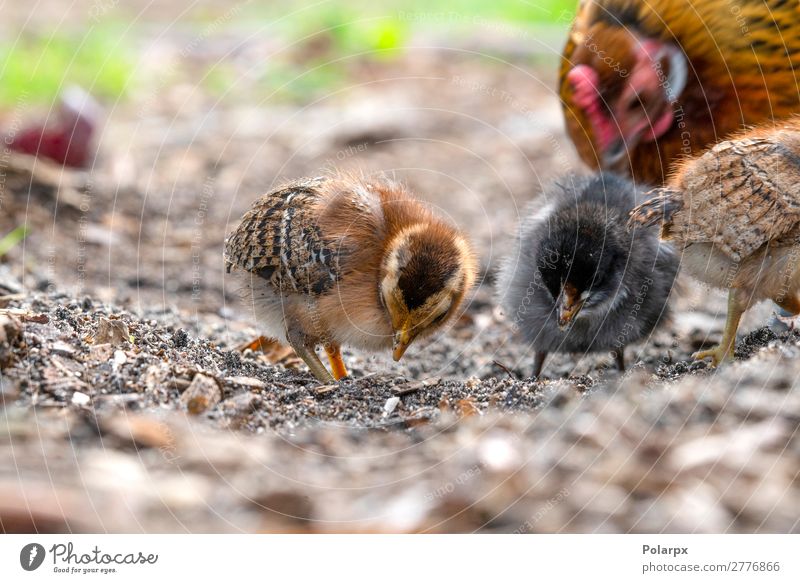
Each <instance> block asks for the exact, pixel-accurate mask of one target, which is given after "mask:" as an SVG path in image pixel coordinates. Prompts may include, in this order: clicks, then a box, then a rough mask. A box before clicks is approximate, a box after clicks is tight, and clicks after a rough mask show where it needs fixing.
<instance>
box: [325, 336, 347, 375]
mask: <svg viewBox="0 0 800 583" xmlns="http://www.w3.org/2000/svg"><path fill="white" fill-rule="evenodd" d="M325 353H326V354H327V355H328V360H329V361H330V363H331V372H332V373H333V378H334V379H336V380H337V381H340V380H342V379H343V378H344V377H346V376H347V368H345V366H344V361H343V360H342V350H341V347H340V346H339V345H338V344H326V345H325Z"/></svg>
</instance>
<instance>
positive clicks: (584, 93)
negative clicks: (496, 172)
mask: <svg viewBox="0 0 800 583" xmlns="http://www.w3.org/2000/svg"><path fill="white" fill-rule="evenodd" d="M559 83H560V93H561V98H562V103H563V107H564V114H565V119H566V125H567V130H568V132H569V135H570V137H571V139H572V141H573V142H574V143H575V146H576V148H577V150H578V152H579V154H580V156H581V158H582V159H583V161H584V162H586V163H587V164H588V165H589V166H591V167H593V168H601V169H605V170H615V171H617V172H621V173H625V174H629V175H631V176H633V177H634V178H636V179H637V180H641V181H644V182H649V183H652V184H662V183H663V182H664V180H665V179H666V177H667V176H668V174H669V171H670V169H671V167H672V165H673V164H674V163H675V162H676V161H677V159H678V158H680V157H681V156H683V157H686V156H688V155H691V154H696V153H699V152H701V151H702V150H705V149H706V148H708V147H709V146H710V145H712V144H714V143H716V142H717V141H719V140H720V139H723V138H725V137H727V136H728V135H729V134H731V133H733V132H736V131H739V130H741V129H743V127H744V126H745V125H752V124H757V123H760V122H764V121H767V120H780V119H785V118H786V117H788V116H789V115H791V114H792V113H796V112H800V90H798V87H799V86H800V2H798V1H797V0H736V1H735V2H734V1H731V0H680V1H679V0H666V1H663V2H647V1H645V0H582V1H581V4H580V7H579V9H578V14H577V16H576V19H575V23H574V26H573V28H572V31H571V32H570V35H569V39H568V41H567V44H566V47H565V48H564V52H563V56H562V62H561V71H560V82H559Z"/></svg>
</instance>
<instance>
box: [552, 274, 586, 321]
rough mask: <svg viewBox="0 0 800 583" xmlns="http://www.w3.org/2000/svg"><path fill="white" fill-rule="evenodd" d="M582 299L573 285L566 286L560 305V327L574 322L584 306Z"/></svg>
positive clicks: (562, 292)
mask: <svg viewBox="0 0 800 583" xmlns="http://www.w3.org/2000/svg"><path fill="white" fill-rule="evenodd" d="M584 301H585V300H584V299H582V298H581V297H580V296H579V295H578V292H577V290H575V288H573V287H572V286H568V285H567V286H564V289H563V290H562V291H561V301H560V302H559V305H558V327H559V328H561V329H562V330H563V329H564V328H566V327H567V326H568V325H569V324H570V322H572V321H573V320H574V319H575V317H576V316H577V315H578V312H580V311H581V308H582V307H583V302H584Z"/></svg>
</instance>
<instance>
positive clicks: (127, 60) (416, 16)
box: [0, 0, 578, 108]
mask: <svg viewBox="0 0 800 583" xmlns="http://www.w3.org/2000/svg"><path fill="white" fill-rule="evenodd" d="M577 1H578V0H530V1H528V0H491V1H488V0H346V1H345V0H327V1H325V0H323V1H320V0H316V1H315V0H300V1H292V0H272V1H271V2H255V1H253V2H249V3H247V4H242V5H241V9H237V10H235V11H231V10H230V8H228V9H225V8H223V7H222V6H220V7H219V8H216V9H208V10H204V11H201V12H198V11H195V12H192V13H190V14H192V17H191V20H190V21H188V24H191V25H195V26H196V27H197V29H198V31H202V30H203V27H204V26H207V25H208V24H209V23H212V22H217V21H219V26H218V27H216V28H215V33H216V32H220V33H221V32H223V31H225V30H226V29H228V30H236V29H237V27H241V26H242V25H243V24H247V25H255V26H257V27H258V28H259V29H260V30H262V31H263V32H262V33H263V34H267V31H270V30H274V32H275V33H276V34H278V35H279V36H281V37H282V38H285V39H286V40H287V41H288V43H289V44H290V45H293V46H294V49H298V48H303V47H306V46H312V45H314V43H317V44H318V45H320V46H322V47H323V48H322V49H321V50H318V51H316V52H314V51H311V53H310V54H309V55H307V56H306V57H305V59H304V60H303V61H302V62H298V61H297V59H296V58H295V57H296V55H291V52H292V50H293V49H289V50H287V51H279V54H277V55H275V56H274V58H273V59H272V60H271V62H270V66H269V68H268V71H267V72H266V73H265V74H264V77H263V79H260V80H259V82H258V84H259V85H260V86H261V87H264V88H266V89H269V88H272V90H275V88H276V87H277V88H278V89H277V90H276V95H275V97H277V98H286V99H289V100H297V99H301V100H307V99H308V98H309V97H313V95H315V94H318V93H321V92H325V91H329V90H331V89H334V88H335V87H337V86H339V85H340V84H342V83H344V82H346V79H347V70H346V67H347V66H348V64H347V62H348V61H350V60H349V59H345V61H343V62H337V58H339V57H348V56H351V55H359V54H367V55H369V58H371V59H375V60H382V59H391V58H392V57H393V56H395V55H396V54H397V53H398V52H399V51H400V50H402V48H403V46H404V45H406V44H407V42H408V40H409V38H410V37H411V34H412V32H413V30H414V29H415V28H416V27H427V28H436V27H451V26H458V27H461V28H466V29H468V28H469V27H480V26H481V25H482V24H485V23H487V22H498V21H499V22H502V21H505V22H512V23H515V24H518V25H526V24H534V23H546V22H557V23H559V24H560V25H563V26H566V25H567V24H568V22H569V19H570V18H571V16H572V15H573V14H574V11H575V6H576V4H577ZM124 22H125V17H124V12H122V11H121V9H117V8H112V9H109V11H108V13H103V14H102V18H101V19H100V20H99V21H98V22H93V23H90V24H89V25H88V26H87V28H86V29H85V32H83V33H80V32H74V33H72V34H71V35H67V34H66V33H58V34H48V33H46V32H45V33H38V34H31V33H23V34H21V35H20V36H19V38H17V39H16V40H14V39H7V38H6V39H0V107H6V108H10V107H14V106H16V104H18V103H23V104H25V105H30V104H50V103H53V101H54V100H55V99H56V98H57V96H58V94H59V92H60V91H61V90H63V88H64V87H65V86H66V85H69V84H78V85H81V86H82V87H83V88H84V89H86V90H88V91H89V92H90V93H92V94H93V95H95V96H96V97H99V98H100V99H101V100H105V101H116V100H117V99H120V98H124V97H125V96H126V94H127V93H128V90H129V89H130V88H131V86H132V85H133V84H134V83H139V84H145V85H146V84H147V82H148V81H147V79H146V78H144V76H143V74H139V75H137V78H133V76H132V73H131V71H134V70H135V69H136V63H137V55H136V54H135V51H134V50H132V49H131V46H132V44H133V43H132V40H133V39H135V38H136V35H137V31H136V28H135V27H134V28H133V29H131V30H129V31H126V30H125V26H126V25H125V24H124ZM183 24H187V22H184V23H183ZM295 43H296V44H295ZM235 83H236V72H235V70H234V69H233V68H232V67H230V66H229V64H228V63H225V62H222V63H218V64H217V65H215V66H214V67H212V68H210V69H209V70H208V71H207V74H205V75H204V78H203V84H204V85H205V87H206V88H207V89H208V90H209V91H211V92H212V94H217V95H221V94H225V93H226V92H227V89H228V88H229V87H231V86H232V85H235Z"/></svg>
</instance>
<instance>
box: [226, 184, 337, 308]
mask: <svg viewBox="0 0 800 583" xmlns="http://www.w3.org/2000/svg"><path fill="white" fill-rule="evenodd" d="M325 180H326V179H325V178H314V179H305V180H300V181H296V182H292V183H290V184H287V185H285V186H283V187H281V188H279V189H277V190H274V191H272V192H269V193H267V194H265V195H263V196H262V197H261V198H260V199H259V200H258V201H256V203H255V204H254V205H253V207H252V208H251V209H250V210H249V211H248V212H247V213H246V214H245V215H244V217H243V218H242V222H241V224H240V225H239V226H238V227H237V229H236V230H235V231H234V232H233V233H232V234H231V236H230V237H228V239H227V241H226V243H225V263H226V268H227V270H228V271H231V269H232V268H238V269H243V270H245V271H249V272H251V273H253V274H255V275H257V276H259V277H261V278H263V279H265V280H267V281H268V282H269V283H270V284H271V285H272V286H273V288H275V289H276V290H277V291H280V292H283V293H301V294H306V295H318V294H321V293H324V292H325V291H327V290H328V289H330V287H331V286H333V284H334V283H335V282H336V281H337V280H338V279H339V266H338V260H337V256H336V255H335V254H334V252H333V249H332V248H331V246H330V244H329V243H328V242H326V241H325V238H324V237H323V234H322V232H321V230H320V228H319V225H318V223H317V221H316V218H317V217H316V209H317V206H318V204H319V202H320V195H319V191H318V188H319V187H320V186H321V185H322V184H323V183H324V181H325Z"/></svg>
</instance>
